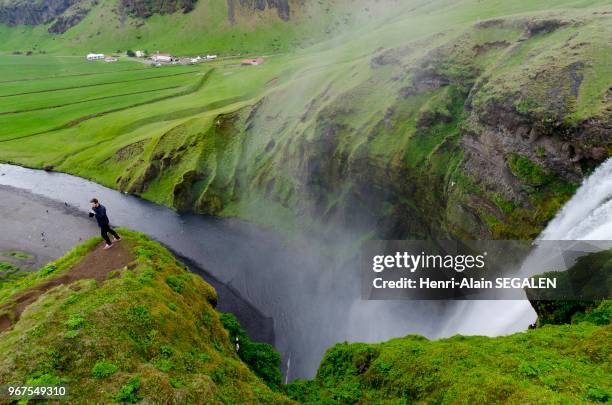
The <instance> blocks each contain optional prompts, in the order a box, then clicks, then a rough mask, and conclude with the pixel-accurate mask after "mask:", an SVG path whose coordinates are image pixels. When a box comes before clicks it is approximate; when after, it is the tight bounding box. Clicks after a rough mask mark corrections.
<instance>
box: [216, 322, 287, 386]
mask: <svg viewBox="0 0 612 405" xmlns="http://www.w3.org/2000/svg"><path fill="white" fill-rule="evenodd" d="M221 322H222V323H223V327H224V328H225V329H227V331H228V332H229V341H230V343H231V344H232V345H234V346H235V347H236V348H237V352H238V356H239V357H240V358H241V359H242V360H243V361H244V362H245V363H246V364H247V365H248V366H249V368H250V369H251V370H252V371H253V372H254V373H255V374H256V375H257V376H258V377H260V378H261V379H262V380H263V381H264V382H265V383H266V385H268V386H269V387H270V388H272V389H274V390H278V389H279V388H280V385H281V377H282V376H281V372H280V355H279V354H278V352H276V350H274V348H273V347H272V346H271V345H269V344H267V343H258V342H253V341H252V340H251V339H250V338H249V336H248V335H247V334H246V331H245V330H244V329H243V328H242V326H240V323H238V320H237V319H236V317H235V316H234V315H232V314H230V313H223V314H221Z"/></svg>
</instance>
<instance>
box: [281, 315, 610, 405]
mask: <svg viewBox="0 0 612 405" xmlns="http://www.w3.org/2000/svg"><path fill="white" fill-rule="evenodd" d="M600 310H602V311H607V320H608V321H607V323H606V324H605V325H596V324H593V323H590V322H582V323H579V324H575V325H554V326H553V325H548V326H545V327H542V328H538V329H535V330H529V331H526V332H524V333H517V334H514V335H511V336H504V337H497V338H487V337H481V336H469V337H468V336H455V337H452V338H448V339H441V340H437V341H429V340H427V339H425V338H423V337H421V336H407V337H404V338H400V339H393V340H390V341H388V342H385V343H381V344H363V343H353V344H347V343H341V344H337V345H336V346H334V347H332V348H331V349H329V350H328V351H327V353H326V354H325V357H324V358H323V361H322V363H321V367H320V368H319V371H318V373H317V377H316V378H315V379H314V380H312V381H308V382H304V381H298V382H294V383H293V384H291V385H289V386H288V387H286V389H287V393H288V395H289V396H290V397H292V398H293V399H295V400H297V401H299V402H301V403H310V404H314V403H317V404H351V403H386V404H406V403H448V404H460V403H516V404H518V403H534V404H551V403H574V404H575V403H597V402H602V403H606V402H607V401H609V400H610V398H612V387H611V386H610V373H611V372H612V370H610V344H609V342H610V338H611V337H612V336H611V333H612V329H611V327H610V325H609V319H610V308H609V306H608V307H606V308H601V307H600Z"/></svg>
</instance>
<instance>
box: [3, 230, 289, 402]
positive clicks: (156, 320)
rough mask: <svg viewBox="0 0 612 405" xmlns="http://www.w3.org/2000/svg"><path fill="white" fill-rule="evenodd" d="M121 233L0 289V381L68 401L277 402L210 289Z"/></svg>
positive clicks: (153, 248) (164, 254) (145, 243)
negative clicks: (66, 392)
mask: <svg viewBox="0 0 612 405" xmlns="http://www.w3.org/2000/svg"><path fill="white" fill-rule="evenodd" d="M122 234H123V235H125V237H124V240H123V241H121V242H119V243H118V244H116V246H114V247H113V248H112V249H111V250H109V251H102V250H101V249H100V248H101V244H100V238H95V239H93V240H91V241H89V242H87V243H85V244H84V245H82V246H79V247H77V248H75V249H74V250H73V251H71V252H70V253H68V255H67V256H65V257H63V258H61V259H59V260H57V261H56V262H53V263H50V264H48V265H46V266H45V267H43V268H42V269H40V270H39V271H37V272H34V273H30V274H28V275H26V276H25V277H21V278H19V279H17V280H12V281H7V282H4V283H3V284H2V285H0V336H1V339H0V358H1V359H2V360H0V381H2V382H3V383H4V384H9V383H10V384H24V383H26V384H39V385H45V384H66V385H68V386H69V387H70V388H69V389H70V395H71V396H70V401H69V402H70V403H91V402H89V401H90V400H92V399H95V402H96V403H114V402H123V403H126V402H127V403H135V402H155V403H201V402H202V401H205V402H206V403H272V402H274V403H278V402H280V403H282V402H287V400H286V399H285V398H284V397H283V396H282V395H280V394H278V393H276V392H273V391H272V390H271V389H270V388H268V386H266V385H265V383H264V381H263V380H261V379H260V378H258V377H257V376H256V375H255V374H254V373H253V372H252V371H250V370H249V367H248V366H247V365H246V364H245V363H243V362H242V361H241V360H240V358H239V356H238V354H236V349H235V346H234V343H232V342H231V341H230V338H229V334H228V332H227V330H226V329H225V328H224V327H223V324H222V322H221V320H220V314H219V313H218V312H217V311H216V310H215V308H214V306H215V304H216V293H215V291H214V290H213V289H212V287H210V286H209V285H208V284H206V283H205V282H204V281H202V279H201V278H200V277H198V276H196V275H194V274H191V273H189V272H188V271H187V270H186V268H185V267H184V265H182V264H181V263H179V262H178V261H177V260H176V259H175V258H174V257H173V256H172V255H171V254H170V253H169V252H168V251H167V250H166V249H164V248H163V247H161V246H160V245H159V244H157V243H155V242H152V241H150V240H148V239H147V238H145V237H144V236H143V235H141V234H136V233H130V232H127V231H123V232H122ZM242 333H244V332H242ZM260 350H263V351H264V352H266V350H268V349H267V348H265V347H264V348H263V349H261V348H260ZM272 360H273V361H274V359H272ZM276 367H277V369H278V357H277V358H276Z"/></svg>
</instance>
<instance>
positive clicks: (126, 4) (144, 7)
mask: <svg viewBox="0 0 612 405" xmlns="http://www.w3.org/2000/svg"><path fill="white" fill-rule="evenodd" d="M196 3H197V0H170V1H164V0H153V1H149V0H120V2H119V8H121V9H123V10H125V11H126V12H127V13H129V14H131V15H133V16H134V17H139V18H147V17H150V16H152V15H153V14H172V13H175V12H177V11H181V12H183V13H188V12H190V11H191V10H193V8H194V7H195V4H196Z"/></svg>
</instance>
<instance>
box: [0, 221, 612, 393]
mask: <svg viewBox="0 0 612 405" xmlns="http://www.w3.org/2000/svg"><path fill="white" fill-rule="evenodd" d="M122 234H123V235H125V238H124V240H123V241H121V242H119V243H118V244H117V245H116V246H115V247H113V248H112V249H111V250H110V251H103V250H101V249H100V248H101V241H100V238H95V239H93V240H91V241H88V242H86V243H85V244H83V245H81V246H79V247H77V248H75V249H74V250H73V251H71V252H70V253H68V254H67V255H66V256H65V257H63V258H61V259H59V260H57V261H55V262H53V263H50V264H48V265H46V266H45V267H43V268H42V269H40V270H38V271H37V272H33V273H29V274H27V275H25V276H24V277H19V278H16V279H12V280H6V281H5V282H4V283H3V284H2V285H0V337H1V339H0V358H2V360H1V361H0V379H1V381H3V382H5V383H15V384H23V383H27V384H67V385H68V386H69V387H70V394H71V397H70V399H69V401H68V402H69V403H87V402H88V399H90V398H96V400H97V402H99V403H113V402H123V403H125V402H127V403H136V402H142V403H145V402H155V403H201V402H202V401H205V402H206V403H257V404H267V403H284V402H291V401H296V402H299V403H305V404H352V403H385V404H405V403H453V404H455V403H468V402H469V403H474V402H483V403H485V402H486V403H526V402H528V403H537V404H540V403H541V404H544V403H546V404H549V403H597V402H600V403H606V402H608V401H610V399H611V398H612V387H611V385H610V378H609V377H610V374H611V373H612V370H611V369H610V364H612V363H611V362H610V360H611V358H610V356H611V352H610V339H611V337H612V336H611V334H612V328H611V325H610V318H611V316H612V313H611V311H610V310H611V307H610V301H602V302H599V303H596V305H593V303H591V304H592V305H587V306H582V307H580V308H574V309H573V312H572V316H570V317H558V316H557V317H555V316H553V315H555V314H558V308H556V309H555V308H553V309H551V308H545V307H542V306H540V307H538V306H537V305H536V307H537V309H538V315H539V318H540V319H542V320H544V321H545V322H539V326H538V327H537V328H535V329H530V330H527V331H525V332H522V333H517V334H514V335H510V336H501V337H496V338H488V337H483V336H454V337H452V338H447V339H440V340H435V341H430V340H428V339H426V338H424V337H421V336H415V335H411V336H406V337H403V338H398V339H392V340H390V341H387V342H384V343H380V344H364V343H352V344H348V343H339V344H337V345H335V346H333V347H331V348H330V349H329V350H328V351H327V353H326V354H325V356H324V357H323V360H322V362H321V366H320V367H319V370H318V372H317V375H316V378H314V379H313V380H310V381H295V382H293V383H291V384H289V385H282V384H281V375H280V370H279V364H280V362H279V360H280V359H279V356H278V354H277V353H275V352H274V351H273V350H271V348H270V347H269V346H268V345H265V344H261V343H256V342H252V341H251V340H250V339H249V338H248V336H247V335H246V334H245V332H244V330H243V329H242V328H241V327H240V325H239V324H238V323H237V322H236V319H235V317H233V316H232V315H231V314H219V313H218V312H216V311H215V309H214V305H215V303H216V294H215V291H214V290H213V289H212V288H211V287H210V286H209V285H208V284H206V283H205V282H203V281H202V280H201V279H200V278H199V277H198V276H196V275H194V274H191V273H189V272H188V271H187V270H186V269H185V267H184V266H183V265H182V264H181V263H179V262H178V261H177V260H176V259H175V258H174V257H173V256H172V255H171V254H170V253H169V252H168V251H167V250H166V249H164V248H163V247H161V246H160V245H159V244H158V243H156V242H152V241H150V240H148V239H147V238H145V237H144V236H143V235H141V234H136V233H131V232H128V231H125V230H124V231H122ZM606 254H608V255H609V252H606ZM595 256H596V257H595V261H594V262H592V263H595V264H594V265H598V266H600V265H601V264H602V262H601V260H599V259H600V256H601V254H598V255H595ZM608 260H609V259H608ZM581 263H582V265H581V264H580V263H579V264H578V265H577V267H576V269H575V270H574V271H573V272H572V274H574V273H576V272H581V273H585V272H584V269H583V267H584V261H583V262H581ZM603 263H604V267H602V268H601V269H599V268H597V269H595V268H593V267H592V266H591V267H590V270H592V271H595V272H596V273H597V271H600V272H601V271H603V272H604V273H606V274H607V273H609V271H608V268H607V267H605V265H606V263H607V262H605V261H604V262H603ZM600 267H601V266H600ZM581 269H582V270H581ZM590 272H591V271H588V272H587V273H590ZM585 274H586V273H585ZM597 274H599V273H597ZM574 278H575V277H574ZM557 304H562V303H557ZM557 307H558V306H557ZM236 338H238V342H239V344H240V348H239V350H238V353H236V347H235V342H236Z"/></svg>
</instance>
